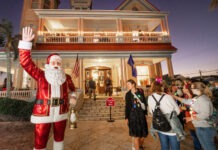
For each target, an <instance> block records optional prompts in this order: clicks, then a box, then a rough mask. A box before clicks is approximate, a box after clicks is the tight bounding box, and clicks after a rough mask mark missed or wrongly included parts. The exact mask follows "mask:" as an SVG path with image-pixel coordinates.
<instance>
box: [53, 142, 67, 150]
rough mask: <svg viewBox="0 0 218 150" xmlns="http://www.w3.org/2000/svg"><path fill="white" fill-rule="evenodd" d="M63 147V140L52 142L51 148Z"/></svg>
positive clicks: (59, 149) (56, 149)
mask: <svg viewBox="0 0 218 150" xmlns="http://www.w3.org/2000/svg"><path fill="white" fill-rule="evenodd" d="M63 149H64V142H63V141H61V142H56V141H54V143H53V150H63Z"/></svg>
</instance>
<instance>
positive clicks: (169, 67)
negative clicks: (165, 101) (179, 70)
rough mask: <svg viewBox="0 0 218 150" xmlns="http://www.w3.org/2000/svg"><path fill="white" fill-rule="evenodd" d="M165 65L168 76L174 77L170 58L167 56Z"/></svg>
mask: <svg viewBox="0 0 218 150" xmlns="http://www.w3.org/2000/svg"><path fill="white" fill-rule="evenodd" d="M167 67H168V74H169V77H172V78H173V77H174V72H173V64H172V60H171V58H169V57H168V58H167Z"/></svg>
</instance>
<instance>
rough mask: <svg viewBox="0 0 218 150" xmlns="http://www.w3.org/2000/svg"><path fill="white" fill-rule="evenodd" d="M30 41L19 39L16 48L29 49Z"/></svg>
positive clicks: (30, 47) (30, 46)
mask: <svg viewBox="0 0 218 150" xmlns="http://www.w3.org/2000/svg"><path fill="white" fill-rule="evenodd" d="M32 45H33V44H32V42H26V41H19V45H18V48H19V49H26V50H31V49H32Z"/></svg>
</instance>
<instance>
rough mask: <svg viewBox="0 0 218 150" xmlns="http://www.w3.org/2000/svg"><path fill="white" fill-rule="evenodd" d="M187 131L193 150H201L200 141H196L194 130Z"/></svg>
mask: <svg viewBox="0 0 218 150" xmlns="http://www.w3.org/2000/svg"><path fill="white" fill-rule="evenodd" d="M189 131H190V134H191V137H192V140H193V144H194V148H195V150H201V144H200V141H199V140H198V137H197V135H196V132H195V130H189Z"/></svg>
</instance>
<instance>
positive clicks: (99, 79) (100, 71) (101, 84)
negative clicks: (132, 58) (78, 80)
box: [85, 66, 112, 95]
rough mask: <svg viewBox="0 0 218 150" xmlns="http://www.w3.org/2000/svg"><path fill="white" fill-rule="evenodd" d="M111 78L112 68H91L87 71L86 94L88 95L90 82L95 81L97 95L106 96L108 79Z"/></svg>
mask: <svg viewBox="0 0 218 150" xmlns="http://www.w3.org/2000/svg"><path fill="white" fill-rule="evenodd" d="M107 78H110V79H112V77H111V68H109V67H104V66H99V67H98V66H96V67H89V68H86V69H85V93H86V94H87V93H88V85H89V80H90V79H93V80H94V81H95V83H96V93H98V94H101V95H103V94H105V89H106V82H105V81H106V79H107Z"/></svg>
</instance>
